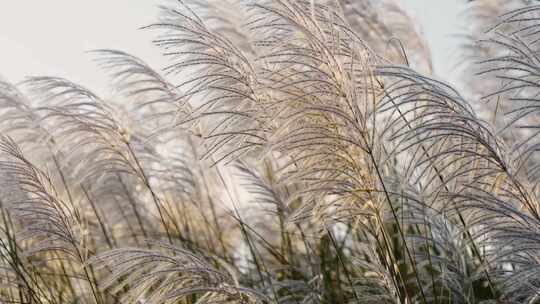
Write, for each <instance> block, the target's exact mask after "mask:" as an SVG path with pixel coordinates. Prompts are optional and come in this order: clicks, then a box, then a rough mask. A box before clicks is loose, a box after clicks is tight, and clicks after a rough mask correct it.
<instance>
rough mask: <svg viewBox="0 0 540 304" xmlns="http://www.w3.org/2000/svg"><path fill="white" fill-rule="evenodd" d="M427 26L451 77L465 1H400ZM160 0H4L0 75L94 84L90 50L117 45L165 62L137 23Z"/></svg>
mask: <svg viewBox="0 0 540 304" xmlns="http://www.w3.org/2000/svg"><path fill="white" fill-rule="evenodd" d="M401 1H402V4H403V5H404V6H405V7H406V8H407V9H408V10H409V13H410V14H412V15H413V16H415V17H416V18H417V19H418V20H419V21H420V22H421V26H422V27H423V30H424V34H425V37H426V39H427V40H428V43H429V45H430V47H431V49H432V53H433V58H434V65H435V70H436V72H437V73H438V74H439V76H441V77H442V78H447V76H448V73H449V72H450V70H451V67H452V64H453V63H452V62H451V60H448V58H449V55H450V53H451V50H452V48H455V43H456V41H455V39H454V38H452V37H451V35H452V34H455V33H457V32H458V28H457V26H456V23H457V20H456V19H457V18H458V15H459V14H460V12H461V11H462V10H463V7H462V1H463V0H401ZM160 3H163V1H162V0H92V1H86V0H48V1H42V0H26V1H21V0H0V54H1V55H0V76H2V77H4V78H6V79H7V80H9V81H12V82H17V81H20V80H22V79H23V78H24V77H25V76H36V75H40V76H41V75H50V76H60V77H66V78H69V79H70V80H72V81H75V82H79V83H81V84H83V85H86V86H89V87H91V88H94V89H99V88H101V87H104V86H105V82H104V80H105V77H102V74H101V73H102V72H101V71H99V69H98V68H96V65H95V63H93V62H92V61H91V59H92V56H91V55H90V54H88V53H86V51H89V50H93V49H104V48H106V49H119V50H123V51H126V52H128V53H131V54H133V55H136V56H139V57H141V58H142V59H144V60H146V61H147V62H149V63H150V64H151V65H152V66H154V67H156V68H160V67H163V65H164V63H165V62H164V61H163V59H162V58H161V56H160V55H159V51H158V49H157V48H155V47H154V46H153V45H152V44H151V39H152V38H153V36H154V34H153V33H151V32H149V31H143V30H138V27H140V26H143V25H147V24H150V23H151V22H152V21H154V20H155V17H156V13H157V11H158V10H157V5H159V4H160Z"/></svg>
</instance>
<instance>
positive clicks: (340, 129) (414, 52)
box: [0, 0, 540, 304]
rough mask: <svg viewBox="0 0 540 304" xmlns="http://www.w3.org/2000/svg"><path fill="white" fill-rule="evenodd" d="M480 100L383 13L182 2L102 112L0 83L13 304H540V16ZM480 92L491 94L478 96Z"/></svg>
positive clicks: (74, 91)
mask: <svg viewBox="0 0 540 304" xmlns="http://www.w3.org/2000/svg"><path fill="white" fill-rule="evenodd" d="M503 2H504V5H497V1H474V2H473V4H471V5H470V6H469V7H468V12H469V13H468V14H467V17H466V18H468V20H469V22H471V24H473V25H474V26H473V27H472V28H471V30H470V32H469V33H467V36H468V37H469V40H468V41H466V43H465V44H464V45H463V46H462V50H463V54H464V64H465V70H466V71H468V72H467V75H466V76H464V80H466V92H465V93H461V92H459V91H458V90H457V89H455V88H454V87H452V86H451V85H449V84H447V83H445V82H444V81H442V80H440V79H437V78H435V77H434V76H433V75H432V63H431V58H430V51H429V47H428V46H427V44H426V43H425V41H424V39H423V37H422V35H421V31H420V30H419V29H418V25H417V23H416V21H415V20H414V18H412V17H411V16H409V15H407V13H406V12H405V11H404V10H403V9H402V8H401V6H399V5H398V3H396V2H393V1H390V0H385V1H369V0H361V1H348V0H325V1H318V0H317V1H314V0H310V1H297V0H249V1H244V0H242V1H240V0H226V1H224V0H219V1H218V0H215V1H214V0H184V1H176V2H170V3H167V4H166V5H164V6H162V7H161V8H160V14H159V17H158V18H157V19H156V21H155V23H153V24H150V25H147V26H145V27H144V29H145V30H149V31H153V32H155V33H156V39H155V40H154V43H155V44H156V45H157V46H158V47H159V48H160V49H161V50H162V52H163V56H165V57H166V58H167V59H168V60H169V64H168V65H167V66H166V67H164V68H163V70H160V71H158V70H156V69H153V68H152V67H150V66H149V65H148V64H146V63H145V62H143V61H142V60H141V59H139V58H137V57H135V56H133V55H130V54H128V53H124V52H122V51H118V50H97V51H94V52H93V53H92V54H93V56H95V58H96V62H97V64H98V65H99V66H100V67H102V68H103V69H104V70H105V71H106V72H105V73H106V74H107V75H108V77H109V78H110V83H111V85H112V87H113V88H115V90H114V91H115V95H114V96H111V97H102V96H99V95H97V94H96V93H94V92H92V90H91V89H89V88H85V87H83V86H81V85H79V84H76V83H73V82H70V81H69V80H66V79H61V78H55V77H46V76H42V77H32V78H28V79H27V80H25V81H23V82H22V83H20V84H10V83H8V82H7V81H4V80H1V81H0V132H1V137H0V184H1V187H0V303H44V304H45V303H50V304H60V303H95V304H105V303H291V304H293V303H403V304H405V303H531V304H532V303H540V296H539V294H540V280H539V279H538V277H539V276H540V263H539V261H540V208H539V204H538V198H539V187H538V185H539V180H540V162H539V161H540V160H539V156H538V155H537V154H538V150H539V149H538V147H539V142H538V128H539V125H538V121H539V120H538V109H539V107H538V93H539V91H538V88H539V87H540V79H539V77H538V75H539V73H538V71H539V69H540V59H539V57H538V51H539V50H538V37H540V36H539V35H540V34H539V33H540V31H539V30H538V29H539V28H540V22H539V20H540V19H539V12H540V7H539V6H538V5H534V4H532V3H528V2H527V1H518V0H516V1H503ZM471 93H472V94H471Z"/></svg>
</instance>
